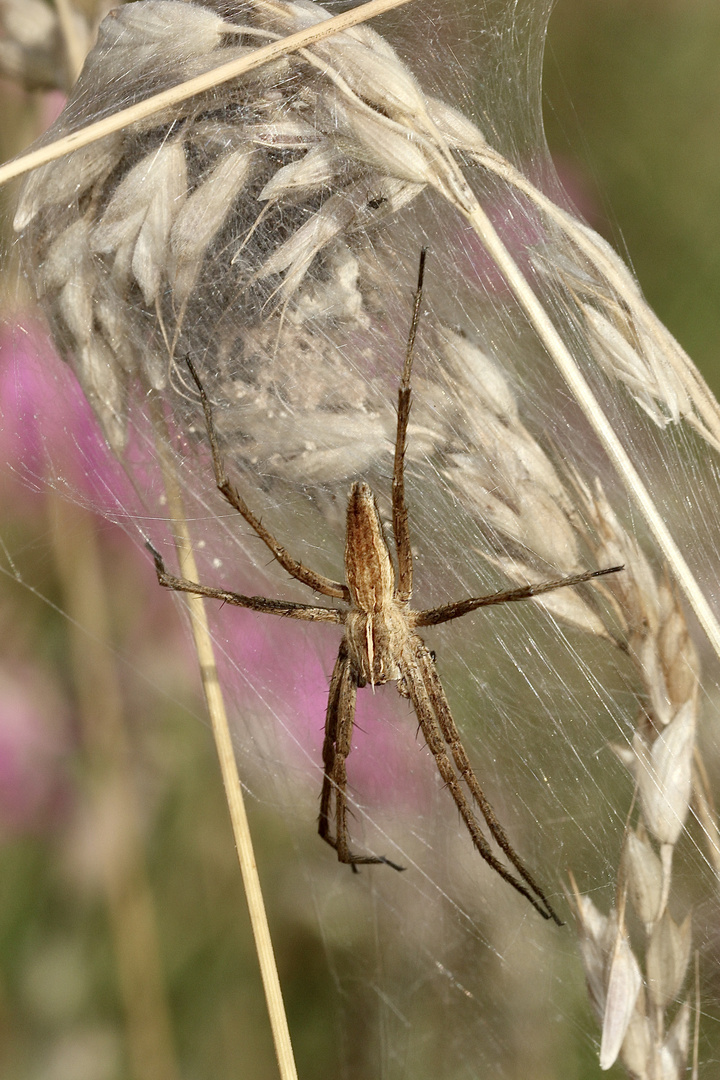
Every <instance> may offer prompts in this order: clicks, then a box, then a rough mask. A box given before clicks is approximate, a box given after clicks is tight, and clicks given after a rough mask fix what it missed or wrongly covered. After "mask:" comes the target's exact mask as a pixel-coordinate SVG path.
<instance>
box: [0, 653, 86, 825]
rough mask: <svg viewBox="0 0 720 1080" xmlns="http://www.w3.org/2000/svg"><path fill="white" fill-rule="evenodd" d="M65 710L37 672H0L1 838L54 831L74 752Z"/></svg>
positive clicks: (66, 791)
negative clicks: (66, 768)
mask: <svg viewBox="0 0 720 1080" xmlns="http://www.w3.org/2000/svg"><path fill="white" fill-rule="evenodd" d="M70 749H71V747H70V745H69V740H68V731H67V726H66V723H65V706H64V704H63V703H62V701H61V699H60V695H59V694H58V692H57V691H56V689H55V688H54V687H52V686H51V685H50V684H49V683H48V681H47V679H46V678H45V677H44V676H43V675H42V674H41V673H40V672H39V671H38V670H37V669H36V668H33V667H31V666H30V665H27V666H26V667H23V668H21V669H20V670H15V671H14V672H13V673H12V674H11V673H10V672H9V671H8V670H7V668H0V836H4V837H8V836H13V835H17V834H18V833H27V832H38V831H42V830H45V829H48V828H51V827H52V826H53V825H55V824H56V823H57V820H58V818H59V817H61V816H62V815H63V810H64V808H65V805H66V803H67V798H68V790H67V784H66V777H65V773H64V768H63V764H64V759H65V757H66V755H67V754H68V753H69V752H70Z"/></svg>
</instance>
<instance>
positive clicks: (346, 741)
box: [318, 641, 404, 870]
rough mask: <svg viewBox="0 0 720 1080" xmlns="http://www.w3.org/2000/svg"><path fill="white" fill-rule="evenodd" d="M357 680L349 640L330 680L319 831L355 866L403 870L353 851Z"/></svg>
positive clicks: (342, 859)
mask: <svg viewBox="0 0 720 1080" xmlns="http://www.w3.org/2000/svg"><path fill="white" fill-rule="evenodd" d="M356 698H357V680H356V678H355V675H354V674H353V671H352V664H351V662H350V657H349V656H348V651H347V647H346V645H345V642H344V641H343V643H342V644H341V645H340V651H339V652H338V657H337V660H336V661H335V669H334V671H333V674H332V679H331V680H330V694H329V697H328V706H327V714H326V717H325V739H324V741H323V771H324V776H323V785H322V792H321V794H320V816H319V818H318V832H319V834H320V836H321V838H322V839H323V840H324V841H325V843H326V844H329V845H330V847H333V848H335V850H336V851H337V857H338V859H339V861H340V862H341V863H348V864H349V865H350V866H352V868H353V870H356V869H357V866H358V865H365V864H370V863H387V865H388V866H392V867H393V869H395V870H403V869H404V867H402V866H398V865H397V864H396V863H394V862H391V861H390V859H386V858H384V857H383V856H377V855H353V853H352V852H351V851H350V847H349V836H348V826H347V816H348V811H347V772H346V769H345V762H346V760H347V756H348V754H349V753H350V750H351V749H352V745H351V742H352V730H353V723H354V720H355V701H356ZM333 796H334V799H335V835H334V836H333V834H332V826H331V816H332V802H333Z"/></svg>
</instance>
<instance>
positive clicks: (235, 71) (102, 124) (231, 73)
mask: <svg viewBox="0 0 720 1080" xmlns="http://www.w3.org/2000/svg"><path fill="white" fill-rule="evenodd" d="M409 2H410V0H368V2H367V3H365V4H361V5H360V6H359V7H357V8H352V9H351V10H350V11H345V12H343V13H342V14H341V15H335V16H333V17H328V18H327V22H325V23H321V24H320V25H313V26H308V27H307V28H306V29H304V30H299V31H298V32H297V33H296V34H290V35H288V37H287V38H286V39H284V40H278V41H275V42H272V43H271V44H269V45H264V46H262V47H260V48H259V49H257V50H255V51H254V52H253V53H252V55H250V56H247V55H246V56H243V57H241V58H240V59H238V60H233V61H231V62H230V63H228V64H224V65H222V66H221V67H218V68H214V69H212V70H211V71H208V72H204V73H203V74H202V75H198V76H197V77H196V78H194V79H187V80H186V81H185V82H183V83H180V84H178V85H177V86H175V87H173V88H172V89H171V90H166V91H165V92H163V93H161V94H155V95H153V97H151V98H148V99H146V100H145V101H142V102H139V103H138V104H136V105H132V106H131V107H130V108H128V109H122V110H120V111H118V112H116V113H114V114H113V115H112V116H109V117H108V118H107V119H105V120H101V121H98V122H97V123H95V124H90V125H88V126H87V127H85V128H83V129H82V130H80V131H76V132H73V133H72V135H68V136H66V137H65V138H63V139H58V140H56V141H54V142H52V143H48V144H47V145H46V146H43V147H41V148H40V149H38V150H33V151H31V152H30V153H29V154H23V155H22V157H19V158H15V160H14V161H10V162H7V163H6V164H5V165H2V166H0V184H6V183H7V182H8V181H9V180H13V179H14V178H15V177H16V176H22V175H23V174H24V173H27V172H31V171H32V170H33V169H37V168H39V167H40V166H41V165H44V164H46V163H47V162H51V161H56V160H57V159H58V158H61V157H64V156H65V155H66V154H70V153H72V151H73V150H79V149H81V148H82V147H84V146H89V145H90V144H92V143H94V142H97V141H98V140H99V139H103V138H105V136H107V135H112V134H113V133H114V132H116V131H121V130H122V129H123V128H126V127H128V126H129V125H130V124H135V123H138V122H139V121H141V120H145V119H147V118H148V117H151V116H153V115H155V114H156V113H160V112H162V111H163V110H164V109H169V108H172V106H173V105H178V104H180V103H181V102H183V101H187V99H188V98H191V97H194V96H195V95H196V94H202V93H204V92H205V91H207V90H212V88H213V87H215V86H220V85H221V84H222V83H224V82H229V81H230V80H231V79H236V78H238V77H239V76H241V75H244V74H246V73H247V72H250V71H253V70H254V69H255V68H258V67H261V66H262V65H264V64H269V63H271V62H272V61H273V60H276V59H277V58H278V57H281V56H284V55H286V54H287V53H290V52H294V51H296V50H298V49H302V48H304V47H306V46H307V45H312V44H314V43H315V42H319V41H322V40H324V39H325V38H328V37H331V36H332V35H333V34H338V33H341V32H342V31H343V30H347V29H349V28H350V27H353V26H357V25H359V24H361V23H363V22H366V21H367V20H368V19H372V18H374V17H375V16H376V15H380V14H382V13H383V12H385V11H392V9H393V8H396V7H400V6H401V5H402V4H407V3H409Z"/></svg>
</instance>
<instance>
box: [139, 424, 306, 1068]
mask: <svg viewBox="0 0 720 1080" xmlns="http://www.w3.org/2000/svg"><path fill="white" fill-rule="evenodd" d="M155 412H156V415H155V416H154V418H153V419H154V422H155V426H156V430H158V432H159V435H158V438H157V440H156V441H157V449H158V456H159V460H160V467H161V469H162V473H163V480H164V484H165V492H166V494H167V500H168V509H169V511H170V517H171V519H172V522H173V526H174V529H175V547H176V550H177V556H178V563H179V565H180V575H181V577H184V578H188V579H189V580H190V581H197V580H198V572H197V566H196V563H195V556H194V553H193V548H192V542H191V539H190V535H189V533H188V528H187V522H186V520H185V513H184V509H183V503H182V495H181V492H180V488H179V485H178V483H177V478H176V474H175V470H174V468H173V463H172V460H171V458H170V456H169V454H168V451H167V445H168V444H167V441H166V438H163V429H164V428H165V423H164V420H163V419H162V417H161V415H160V412H159V409H156V410H155ZM185 601H186V604H187V609H188V614H189V616H190V626H191V629H192V634H193V639H194V642H195V649H196V652H197V657H198V663H199V665H200V676H201V679H202V685H203V691H204V693H205V700H206V702H207V707H208V713H209V715H210V722H211V724H212V730H213V736H214V738H215V748H216V750H217V755H218V760H219V762H220V771H221V773H222V778H223V784H224V787H225V797H226V799H227V804H228V809H229V811H230V820H231V822H232V829H233V835H234V837H235V846H236V850H237V855H238V862H239V864H240V872H241V874H242V879H243V886H244V889H245V897H246V899H247V905H248V912H249V915H250V924H251V926H252V932H253V937H254V939H255V949H256V951H257V955H258V963H259V965H260V974H261V977H262V982H263V988H264V991H265V1000H266V1003H267V1009H268V1015H269V1018H270V1027H271V1029H272V1035H273V1042H274V1044H275V1053H276V1055H277V1061H278V1068H279V1072H280V1077H281V1080H298V1077H297V1069H296V1067H295V1059H294V1056H293V1049H292V1043H291V1041H290V1031H289V1028H288V1023H287V1016H286V1015H285V1006H284V1003H283V997H282V990H281V989H280V978H279V975H278V970H277V964H276V962H275V953H274V951H273V946H272V940H271V938H270V927H269V925H268V920H267V912H266V911H265V904H264V901H263V894H262V887H261V885H260V878H259V875H258V870H257V864H256V862H255V854H254V852H253V845H252V838H251V836H250V826H249V823H248V819H247V813H246V811H245V802H244V799H243V794H242V787H241V785H240V776H239V773H238V769H237V762H236V760H235V752H234V750H233V744H232V737H231V735H230V726H229V724H228V718H227V712H226V711H225V702H224V700H223V695H222V690H221V687H220V680H219V677H218V671H217V666H216V664H215V655H214V651H213V644H212V638H211V635H210V628H209V626H208V621H207V613H206V611H205V604H204V601H203V599H202V597H200V596H193V594H192V593H188V594H187V595H186V597H185Z"/></svg>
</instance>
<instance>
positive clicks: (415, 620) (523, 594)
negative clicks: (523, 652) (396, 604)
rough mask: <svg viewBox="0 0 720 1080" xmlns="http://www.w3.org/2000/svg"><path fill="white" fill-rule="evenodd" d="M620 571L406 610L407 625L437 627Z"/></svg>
mask: <svg viewBox="0 0 720 1080" xmlns="http://www.w3.org/2000/svg"><path fill="white" fill-rule="evenodd" d="M624 569H625V567H624V566H609V567H608V568H607V569H605V570H588V571H587V572H586V573H584V574H572V575H571V576H570V577H563V578H555V579H554V580H553V581H542V582H539V583H538V584H537V585H522V586H520V588H519V589H506V590H505V591H503V592H497V593H488V595H487V596H476V597H473V598H471V599H469V600H459V601H457V602H456V603H454V604H444V605H443V606H442V607H438V608H432V609H430V610H427V611H409V612H408V619H409V621H410V625H411V626H437V624H438V623H444V622H450V620H451V619H459V618H461V617H462V616H463V615H467V614H468V613H469V612H471V611H475V610H476V609H477V608H480V607H491V606H492V605H494V604H510V603H512V602H513V601H515V600H530V599H532V597H533V596H541V595H542V594H543V593H546V592H552V591H553V590H554V589H565V588H567V586H568V585H582V584H583V582H585V581H591V580H592V579H593V578H596V577H603V576H604V575H605V574H617V573H618V571H619V570H624Z"/></svg>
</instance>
